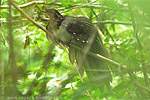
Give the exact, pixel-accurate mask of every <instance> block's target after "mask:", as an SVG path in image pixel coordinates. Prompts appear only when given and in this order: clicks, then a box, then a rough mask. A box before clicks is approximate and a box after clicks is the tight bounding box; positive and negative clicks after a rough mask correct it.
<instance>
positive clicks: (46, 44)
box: [0, 0, 150, 100]
mask: <svg viewBox="0 0 150 100" xmlns="http://www.w3.org/2000/svg"><path fill="white" fill-rule="evenodd" d="M11 1H13V3H14V4H16V5H18V7H20V8H21V9H22V10H23V11H24V12H25V13H26V14H27V15H28V16H29V17H31V18H32V19H33V20H35V21H36V22H38V24H41V25H42V26H44V27H46V25H47V22H48V21H47V20H46V17H47V16H45V15H44V14H41V13H40V11H42V10H45V9H48V8H55V9H58V10H59V11H60V12H61V13H62V14H63V15H69V16H85V17H88V18H89V19H90V20H91V21H92V22H93V23H94V24H95V26H96V27H97V29H98V30H99V34H100V36H101V38H102V40H103V42H104V46H105V47H106V49H107V50H108V52H109V53H110V55H111V59H112V60H113V61H115V62H109V61H108V62H109V63H111V64H113V66H112V68H113V70H112V75H113V81H112V83H111V90H104V91H103V92H102V93H101V92H100V91H99V89H98V88H96V87H94V84H93V83H89V82H88V78H87V76H86V75H83V76H82V77H80V75H79V74H76V73H75V72H76V68H75V65H72V64H71V63H70V61H69V57H68V51H67V50H66V49H63V48H61V47H59V46H56V45H54V44H53V43H52V42H51V41H48V40H47V38H46V34H45V32H44V31H42V30H41V29H40V28H38V27H37V26H35V24H33V23H32V22H30V21H29V20H28V19H27V18H26V17H25V16H24V15H23V14H21V13H20V12H19V10H17V9H16V8H15V7H14V6H13V5H12V2H11ZM33 1H34V0H1V2H0V86H1V88H0V96H1V99H2V100H10V99H12V100H14V99H16V100H24V99H25V100H26V99H27V100H53V99H55V100H71V99H73V100H148V99H149V98H150V51H149V50H150V44H149V43H150V19H149V18H150V11H149V9H150V6H149V5H150V1H149V0H43V1H42V0H41V1H34V2H33ZM100 31H101V32H100ZM117 62H118V64H114V63H117Z"/></svg>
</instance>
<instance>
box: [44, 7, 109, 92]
mask: <svg viewBox="0 0 150 100" xmlns="http://www.w3.org/2000/svg"><path fill="white" fill-rule="evenodd" d="M42 12H43V13H45V14H46V15H47V16H48V17H49V22H48V24H47V26H46V29H47V30H48V31H49V33H47V39H48V40H51V41H52V42H54V43H55V44H56V45H59V46H61V47H63V48H67V50H68V52H69V60H70V62H71V63H72V64H75V65H76V66H77V68H78V70H79V73H80V75H81V76H82V75H83V73H84V72H86V75H87V77H88V79H89V82H90V83H94V84H93V85H95V84H96V86H98V87H99V89H100V91H101V92H103V91H104V89H105V88H107V89H108V90H110V82H112V75H111V68H110V65H109V64H108V63H107V62H106V61H104V60H102V59H98V58H96V57H94V56H92V55H89V53H93V54H100V55H102V56H104V57H109V53H108V52H107V50H106V48H105V47H104V45H103V42H102V40H101V38H100V35H99V34H98V31H97V29H96V28H95V26H94V25H93V24H92V22H91V21H90V20H89V19H88V18H86V17H74V16H65V15H62V14H60V13H59V12H58V11H57V10H56V9H47V10H45V11H42ZM51 34H53V35H54V37H55V39H54V38H52V37H51Z"/></svg>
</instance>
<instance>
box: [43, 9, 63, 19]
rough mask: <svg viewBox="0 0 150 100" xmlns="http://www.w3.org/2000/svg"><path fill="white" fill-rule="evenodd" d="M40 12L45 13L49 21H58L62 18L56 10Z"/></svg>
mask: <svg viewBox="0 0 150 100" xmlns="http://www.w3.org/2000/svg"><path fill="white" fill-rule="evenodd" d="M41 12H43V13H45V14H46V15H47V16H48V17H49V18H50V19H58V18H60V17H62V15H61V14H60V13H59V12H58V11H57V10H56V9H47V10H45V11H41Z"/></svg>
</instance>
